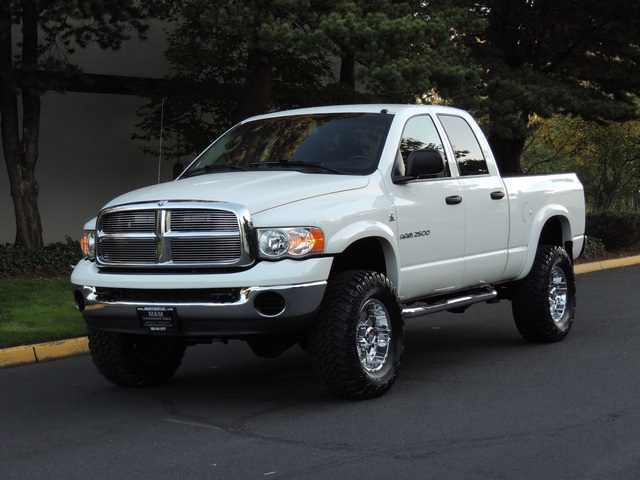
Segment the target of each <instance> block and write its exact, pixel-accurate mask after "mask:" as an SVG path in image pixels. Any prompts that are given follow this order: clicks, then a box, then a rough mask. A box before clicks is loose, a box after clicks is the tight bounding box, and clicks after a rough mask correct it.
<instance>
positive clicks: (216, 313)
mask: <svg viewBox="0 0 640 480" xmlns="http://www.w3.org/2000/svg"><path fill="white" fill-rule="evenodd" d="M584 218H585V206H584V194H583V189H582V185H581V184H580V182H579V181H578V179H577V178H576V176H575V175H574V174H556V175H531V176H509V177H506V178H501V176H500V174H499V172H498V169H497V167H496V163H495V160H494V158H493V155H492V153H491V150H490V148H489V145H488V143H487V140H486V139H485V137H484V135H483V133H482V131H481V130H480V128H479V127H478V125H477V124H476V122H475V121H474V120H473V118H472V117H471V116H470V115H469V114H468V113H466V112H464V111H461V110H458V109H454V108H448V107H442V106H428V105H356V106H354V105H350V106H336V107H322V108H312V109H301V110H292V111H286V112H280V113H272V114H267V115H262V116H258V117H254V118H250V119H247V120H245V121H243V122H241V123H240V124H238V125H236V126H235V127H233V128H232V129H231V130H229V131H228V132H226V133H225V134H224V135H222V136H221V137H220V138H218V139H217V140H216V141H215V142H214V143H213V144H212V145H211V146H210V147H209V148H208V149H207V150H205V151H204V152H203V153H202V154H201V155H200V156H198V157H197V158H196V159H195V160H194V161H193V162H192V163H191V164H190V165H189V166H188V168H186V169H184V171H182V172H178V174H177V178H176V180H174V181H173V182H169V183H164V184H160V185H154V186H151V187H148V188H143V189H140V190H136V191H134V192H131V193H127V194H125V195H122V196H120V197H118V198H116V199H115V200H113V201H111V202H109V203H108V204H107V205H105V206H104V208H103V209H102V210H101V211H100V212H99V214H98V217H97V218H96V219H94V220H92V221H90V222H89V223H87V224H86V226H85V235H84V237H83V241H82V244H83V249H84V253H85V258H84V259H83V260H81V261H80V262H79V263H78V265H77V266H76V267H75V268H74V270H73V273H72V275H71V280H72V283H73V285H74V287H75V300H76V304H77V307H78V309H79V310H80V312H82V314H83V317H84V319H85V321H86V323H87V326H88V336H89V345H90V350H91V354H92V357H93V361H94V363H95V365H96V366H97V368H98V370H99V372H100V373H101V374H102V375H104V377H106V379H108V380H109V381H111V382H114V383H116V384H118V385H125V386H137V385H151V384H155V383H159V382H163V381H165V380H167V379H169V378H170V377H171V376H172V375H173V374H174V373H175V371H176V369H177V368H178V367H179V365H180V363H181V361H182V358H183V355H184V352H185V348H186V347H187V346H189V345H193V344H197V343H210V342H212V341H222V342H225V343H226V342H227V341H228V340H231V339H239V340H244V341H247V342H248V344H249V346H250V347H251V349H252V350H253V351H254V352H255V353H256V354H257V355H260V356H264V357H274V356H277V355H279V354H280V353H282V352H283V351H284V350H286V349H287V348H289V347H290V346H293V345H295V344H299V345H300V346H301V347H302V348H304V349H307V350H308V352H309V355H310V358H311V364H312V368H313V370H314V373H315V375H316V377H317V378H318V380H319V381H320V383H321V384H322V386H323V387H324V388H325V389H326V390H328V391H331V392H334V393H336V394H338V395H340V396H345V397H351V398H372V397H376V396H379V395H382V394H383V393H384V392H386V391H387V390H388V389H389V388H390V387H391V385H392V384H393V383H394V381H395V379H396V377H397V375H398V371H399V368H400V364H401V362H402V356H403V351H404V338H403V335H404V324H405V320H410V319H414V318H415V317H419V316H421V315H424V314H428V313H431V312H437V311H445V310H446V311H452V312H460V311H463V310H464V309H466V308H467V307H468V306H469V305H472V304H474V303H477V302H489V303H491V302H497V301H499V300H500V299H508V300H511V302H512V307H513V308H512V310H513V316H514V318H515V322H516V326H517V328H518V330H519V332H520V333H521V334H522V336H523V337H524V338H525V339H527V340H530V341H536V342H554V341H558V340H561V339H562V338H564V337H565V336H566V335H567V333H568V332H569V329H570V328H571V324H572V322H573V316H574V310H575V282H574V275H573V262H574V260H575V259H576V258H577V257H578V256H579V255H580V254H581V253H582V250H583V249H584V246H585V243H586V237H585V235H584V228H585V219H584Z"/></svg>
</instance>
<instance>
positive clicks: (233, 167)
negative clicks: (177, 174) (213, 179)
mask: <svg viewBox="0 0 640 480" xmlns="http://www.w3.org/2000/svg"><path fill="white" fill-rule="evenodd" d="M220 170H225V171H229V170H240V171H241V172H246V171H247V169H246V168H244V167H239V166H238V165H224V164H220V165H218V164H215V163H214V164H213V165H207V166H204V167H200V168H196V169H194V170H191V171H189V172H187V173H186V174H184V175H183V176H182V178H187V177H195V176H198V175H203V174H205V173H211V172H214V171H220Z"/></svg>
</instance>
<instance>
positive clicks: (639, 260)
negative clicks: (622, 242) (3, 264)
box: [0, 255, 640, 368]
mask: <svg viewBox="0 0 640 480" xmlns="http://www.w3.org/2000/svg"><path fill="white" fill-rule="evenodd" d="M638 264H640V255H636V256H634V257H626V258H616V259H612V260H602V261H600V262H590V263H581V264H578V265H576V266H575V272H576V274H582V273H589V272H597V271H599V270H606V269H609V268H618V267H626V266H629V265H638ZM86 353H89V340H88V339H87V337H80V338H72V339H70V340H60V341H58V342H47V343H38V344H36V345H25V346H22V347H11V348H5V349H0V368H2V367H11V366H16V365H24V364H26V363H35V362H43V361H46V360H53V359H56V358H64V357H72V356H74V355H83V354H86Z"/></svg>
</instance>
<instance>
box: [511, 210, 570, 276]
mask: <svg viewBox="0 0 640 480" xmlns="http://www.w3.org/2000/svg"><path fill="white" fill-rule="evenodd" d="M533 225H534V228H533V229H532V231H531V237H530V239H529V248H528V254H527V261H526V262H525V265H524V268H523V270H522V273H521V274H520V276H519V277H518V279H521V278H523V277H525V276H526V275H527V274H528V273H529V271H530V270H531V267H532V266H533V262H534V261H535V258H536V252H537V250H538V247H539V246H540V245H554V246H558V247H564V249H565V250H566V251H567V253H568V255H569V258H571V260H572V261H573V237H572V230H571V222H570V221H569V212H568V211H567V210H566V209H565V208H563V207H558V208H554V209H552V208H548V209H545V210H543V211H542V212H540V215H539V216H538V217H537V219H536V220H534V221H533ZM536 226H537V228H536Z"/></svg>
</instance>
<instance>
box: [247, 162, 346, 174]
mask: <svg viewBox="0 0 640 480" xmlns="http://www.w3.org/2000/svg"><path fill="white" fill-rule="evenodd" d="M249 166H250V167H254V168H255V167H284V168H286V167H292V168H300V167H311V168H316V169H319V170H324V171H326V172H331V173H337V174H339V175H344V172H343V171H341V170H338V169H335V168H331V167H327V166H326V165H323V164H322V163H318V162H303V161H301V160H282V161H279V162H251V163H249Z"/></svg>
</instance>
